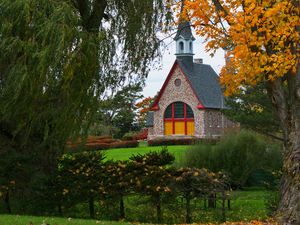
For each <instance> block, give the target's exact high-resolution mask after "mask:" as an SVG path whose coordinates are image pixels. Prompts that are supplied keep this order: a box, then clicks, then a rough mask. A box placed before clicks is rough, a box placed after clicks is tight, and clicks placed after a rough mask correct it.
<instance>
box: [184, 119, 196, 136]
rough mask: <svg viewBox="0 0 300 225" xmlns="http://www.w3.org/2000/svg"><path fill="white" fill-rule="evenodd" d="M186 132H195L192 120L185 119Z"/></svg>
mask: <svg viewBox="0 0 300 225" xmlns="http://www.w3.org/2000/svg"><path fill="white" fill-rule="evenodd" d="M186 131H187V132H186V133H187V135H194V134H195V123H194V121H187V123H186Z"/></svg>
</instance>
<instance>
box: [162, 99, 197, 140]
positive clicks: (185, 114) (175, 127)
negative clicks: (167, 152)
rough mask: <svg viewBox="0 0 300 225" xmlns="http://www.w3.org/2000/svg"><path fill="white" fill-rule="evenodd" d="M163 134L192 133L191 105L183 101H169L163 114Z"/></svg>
mask: <svg viewBox="0 0 300 225" xmlns="http://www.w3.org/2000/svg"><path fill="white" fill-rule="evenodd" d="M164 124H165V126H164V128H165V135H173V134H178V135H194V133H195V125H194V113H193V110H192V109H191V107H190V106H189V105H187V104H185V103H183V102H173V103H171V104H170V105H169V106H168V107H167V108H166V111H165V115H164Z"/></svg>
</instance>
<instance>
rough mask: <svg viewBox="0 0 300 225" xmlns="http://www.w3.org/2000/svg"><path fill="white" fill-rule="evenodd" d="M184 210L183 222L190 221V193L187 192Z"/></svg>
mask: <svg viewBox="0 0 300 225" xmlns="http://www.w3.org/2000/svg"><path fill="white" fill-rule="evenodd" d="M185 200H186V202H185V211H186V215H185V222H186V223H191V222H192V219H191V198H190V194H189V193H188V194H187V195H186V197H185Z"/></svg>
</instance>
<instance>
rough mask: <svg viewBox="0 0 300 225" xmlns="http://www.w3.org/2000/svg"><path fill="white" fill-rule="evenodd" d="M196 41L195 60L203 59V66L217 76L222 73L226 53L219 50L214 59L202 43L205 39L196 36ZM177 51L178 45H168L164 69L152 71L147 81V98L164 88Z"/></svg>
mask: <svg viewBox="0 0 300 225" xmlns="http://www.w3.org/2000/svg"><path fill="white" fill-rule="evenodd" d="M194 37H195V38H196V40H195V41H194V54H195V55H194V59H196V58H202V59H203V64H209V65H211V67H212V68H213V69H214V70H215V71H216V73H217V74H219V73H220V71H221V69H222V67H223V66H224V64H225V59H224V51H223V50H218V51H217V52H216V54H215V55H214V57H213V58H212V57H211V56H210V55H209V53H208V52H205V44H204V43H202V42H203V39H202V38H199V37H197V36H196V35H194ZM172 38H173V37H171V38H168V39H167V40H166V42H167V43H169V42H171V40H172ZM175 51H176V45H175V42H174V41H173V42H172V43H171V44H169V45H168V49H166V50H165V52H164V54H163V57H162V63H161V64H162V68H161V70H154V69H152V70H150V73H149V75H148V78H147V80H146V86H145V88H144V90H143V92H142V94H143V95H144V96H145V97H148V96H150V97H154V96H155V95H156V93H157V92H158V91H159V90H160V88H161V87H162V85H163V83H164V81H165V79H166V77H167V76H168V73H169V71H170V69H171V67H172V65H173V63H174V61H175V59H176V56H175V55H174V54H175Z"/></svg>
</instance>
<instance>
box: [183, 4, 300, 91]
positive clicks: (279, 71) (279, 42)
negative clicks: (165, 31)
mask: <svg viewBox="0 0 300 225" xmlns="http://www.w3.org/2000/svg"><path fill="white" fill-rule="evenodd" d="M185 10H186V12H187V13H188V15H189V17H190V18H191V22H192V24H193V25H194V27H195V29H196V33H197V34H198V35H200V36H203V37H205V39H206V43H207V45H206V50H207V51H210V52H212V54H213V53H214V52H215V51H216V49H218V48H223V49H226V50H227V53H226V54H227V55H226V57H227V64H226V65H225V66H224V67H223V69H222V71H221V74H220V78H221V83H222V84H223V85H225V87H226V92H225V94H232V93H235V92H236V91H238V90H239V89H240V87H241V86H243V85H255V84H257V83H258V82H262V81H264V80H271V81H272V80H274V79H277V78H280V77H283V76H284V75H285V74H286V73H287V72H288V71H293V72H295V71H296V63H297V57H299V52H298V53H297V51H296V48H297V44H298V43H299V42H300V38H299V34H298V32H297V30H296V26H297V25H299V24H300V19H299V13H300V10H299V7H297V6H296V5H295V4H293V1H288V0H262V1H257V0H213V1H210V0H186V1H185ZM297 54H298V55H297Z"/></svg>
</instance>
